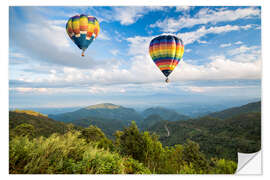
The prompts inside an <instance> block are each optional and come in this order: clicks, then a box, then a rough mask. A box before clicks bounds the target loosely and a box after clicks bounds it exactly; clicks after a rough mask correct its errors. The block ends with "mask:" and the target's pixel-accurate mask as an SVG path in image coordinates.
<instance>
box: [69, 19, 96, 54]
mask: <svg viewBox="0 0 270 180" xmlns="http://www.w3.org/2000/svg"><path fill="white" fill-rule="evenodd" d="M66 31H67V34H68V36H69V37H70V39H71V40H72V41H73V42H74V43H75V44H76V45H77V46H78V47H79V48H80V49H81V50H82V56H84V51H85V50H86V49H87V48H88V46H89V45H90V44H91V43H92V42H93V40H94V39H96V38H97V36H98V33H99V22H98V20H97V18H95V17H93V16H86V15H84V14H81V15H76V16H73V17H71V18H69V20H68V22H67V24H66Z"/></svg>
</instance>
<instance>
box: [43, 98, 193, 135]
mask: <svg viewBox="0 0 270 180" xmlns="http://www.w3.org/2000/svg"><path fill="white" fill-rule="evenodd" d="M149 116H150V117H149ZM156 116H159V117H160V119H162V120H168V121H178V120H187V119H188V118H189V117H188V116H185V115H181V114H179V113H177V112H175V111H174V110H170V109H166V108H162V107H153V108H148V109H146V110H145V111H143V112H142V113H138V112H137V111H135V110H134V109H132V108H126V107H123V106H119V105H115V104H111V103H104V104H96V105H91V106H87V107H85V108H81V109H78V110H76V111H73V112H67V113H61V114H50V115H48V117H50V118H52V119H55V120H57V121H62V122H70V123H73V124H75V125H79V126H82V127H87V126H89V125H90V124H93V125H97V126H99V127H100V128H101V129H102V130H103V131H104V132H105V133H106V134H107V135H109V136H111V135H112V131H115V130H118V129H122V128H123V127H124V126H127V125H128V124H129V123H130V122H131V121H135V122H136V123H137V125H138V126H139V127H140V128H144V127H146V126H147V127H148V126H149V125H152V124H153V123H154V122H157V120H159V118H156ZM151 119H152V120H151ZM150 121H151V123H150V124H149V122H150Z"/></svg>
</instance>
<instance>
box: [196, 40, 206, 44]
mask: <svg viewBox="0 0 270 180" xmlns="http://www.w3.org/2000/svg"><path fill="white" fill-rule="evenodd" d="M197 41H198V43H199V44H207V41H204V40H197Z"/></svg>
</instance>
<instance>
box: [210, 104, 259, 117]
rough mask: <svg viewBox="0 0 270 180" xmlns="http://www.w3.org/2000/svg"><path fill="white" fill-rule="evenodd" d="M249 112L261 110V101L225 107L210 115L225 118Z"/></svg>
mask: <svg viewBox="0 0 270 180" xmlns="http://www.w3.org/2000/svg"><path fill="white" fill-rule="evenodd" d="M247 112H261V101H258V102H253V103H248V104H246V105H243V106H239V107H233V108H229V109H225V110H223V111H220V112H215V113H211V114H209V115H208V116H211V117H215V118H220V119H225V118H229V117H233V116H235V115H238V114H242V113H247Z"/></svg>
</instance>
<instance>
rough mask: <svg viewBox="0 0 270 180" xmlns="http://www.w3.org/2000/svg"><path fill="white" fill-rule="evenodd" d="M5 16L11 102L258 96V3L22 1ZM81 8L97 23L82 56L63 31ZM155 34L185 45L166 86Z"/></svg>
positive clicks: (63, 103)
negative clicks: (153, 46)
mask: <svg viewBox="0 0 270 180" xmlns="http://www.w3.org/2000/svg"><path fill="white" fill-rule="evenodd" d="M9 13H10V21H9V27H10V28H9V29H10V30H9V31H10V36H9V40H10V43H9V55H10V58H9V82H10V83H9V94H10V97H9V98H10V101H9V102H10V107H15V108H29V107H72V106H87V105H91V104H96V103H104V102H111V103H115V104H120V105H129V106H132V105H141V106H150V105H152V104H154V105H158V104H162V103H170V102H171V103H180V102H193V103H194V102H196V101H198V102H201V101H203V102H204V103H211V102H216V103H222V101H224V100H226V101H228V100H232V101H233V100H237V99H242V100H243V99H244V100H248V99H256V98H260V97H261V63H262V59H261V9H260V7H254V6H251V7H247V6H245V7H238V6H235V7H214V6H211V7H206V6H203V7H198V6H194V7H188V6H178V7H164V6H163V7H159V6H145V7H142V6H136V7H132V6H129V7H124V6H123V7H117V6H113V7H102V6H99V7H71V6H69V7H68V6H67V7H27V6H25V7H10V9H9ZM82 13H84V14H87V15H92V16H95V17H96V18H97V19H98V20H99V22H100V28H101V32H100V34H99V36H98V38H97V39H96V40H95V41H94V42H93V43H92V44H91V45H90V46H89V48H88V49H87V51H86V56H85V57H84V58H82V57H81V56H80V54H81V52H80V50H79V49H78V48H77V47H76V46H75V45H74V44H73V42H72V41H71V40H70V39H69V37H68V35H67V34H66V31H65V24H66V21H67V20H68V18H69V17H71V16H73V15H75V14H82ZM160 34H174V35H176V36H178V37H180V38H181V39H182V40H183V41H184V44H185V53H184V56H183V59H182V60H181V62H180V63H179V64H178V66H177V67H176V68H175V70H174V71H173V73H172V74H171V75H170V80H171V82H170V83H169V84H165V83H164V79H165V78H164V76H163V74H162V73H161V72H160V71H159V69H158V68H157V67H156V66H155V64H154V63H153V62H152V60H151V57H150V56H149V53H148V46H149V43H150V41H151V39H152V38H153V37H155V36H157V35H160ZM192 97H193V98H192Z"/></svg>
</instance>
